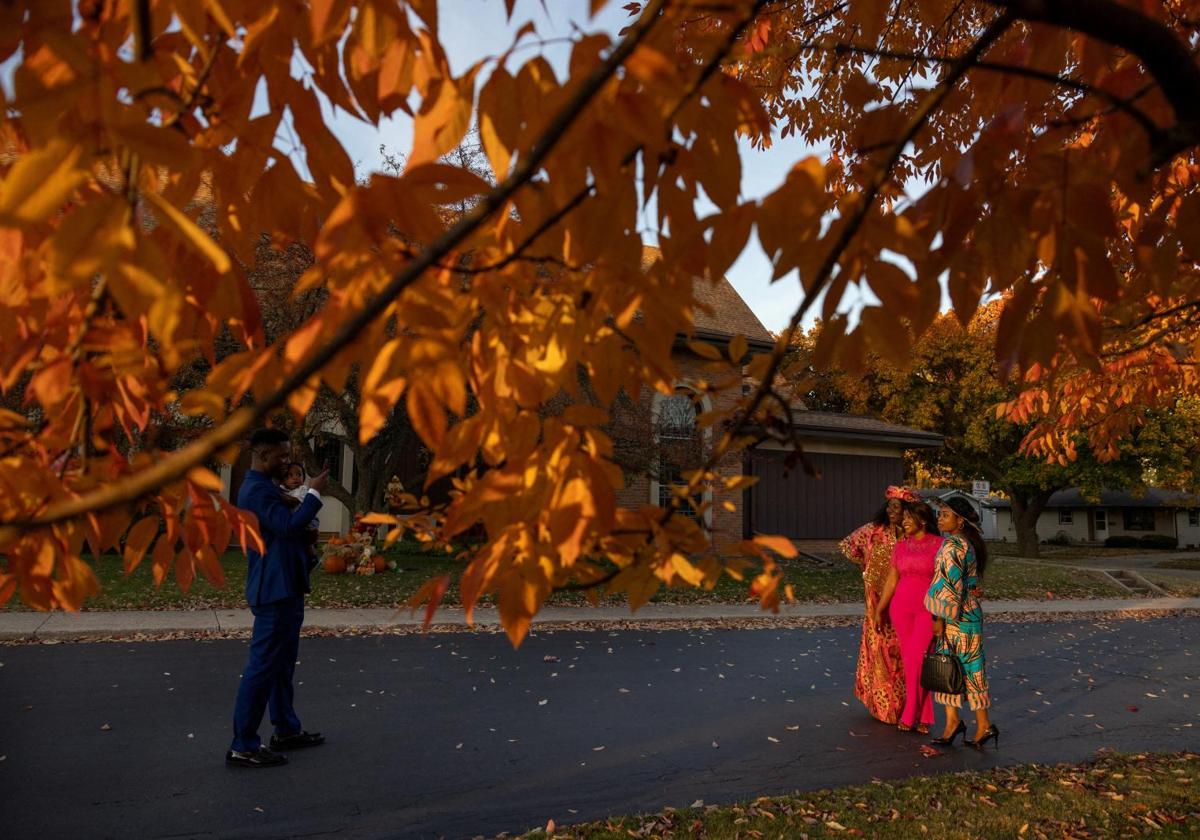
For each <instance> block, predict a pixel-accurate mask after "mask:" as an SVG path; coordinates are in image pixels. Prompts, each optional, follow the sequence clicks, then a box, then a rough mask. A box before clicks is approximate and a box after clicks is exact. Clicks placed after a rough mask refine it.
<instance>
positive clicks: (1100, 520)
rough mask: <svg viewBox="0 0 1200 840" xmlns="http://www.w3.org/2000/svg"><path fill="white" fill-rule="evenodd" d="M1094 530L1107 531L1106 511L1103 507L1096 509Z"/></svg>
mask: <svg viewBox="0 0 1200 840" xmlns="http://www.w3.org/2000/svg"><path fill="white" fill-rule="evenodd" d="M1096 530H1097V531H1107V530H1108V511H1106V510H1103V509H1101V510H1097V511H1096Z"/></svg>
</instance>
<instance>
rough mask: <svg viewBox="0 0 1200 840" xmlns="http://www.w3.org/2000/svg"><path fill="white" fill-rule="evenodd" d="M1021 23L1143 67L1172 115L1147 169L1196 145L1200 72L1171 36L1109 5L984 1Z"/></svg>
mask: <svg viewBox="0 0 1200 840" xmlns="http://www.w3.org/2000/svg"><path fill="white" fill-rule="evenodd" d="M988 2H990V3H992V4H993V5H995V6H1000V7H1001V8H1003V9H1005V10H1007V11H1008V12H1009V13H1010V14H1012V15H1014V16H1015V17H1017V18H1020V19H1021V20H1028V21H1038V22H1041V23H1051V24H1054V25H1056V26H1061V27H1064V28H1066V29H1071V30H1073V31H1075V32H1080V33H1082V34H1084V35H1090V36H1091V37H1093V38H1096V39H1098V40H1101V41H1104V42H1105V43H1107V44H1112V45H1113V46H1115V47H1120V48H1121V49H1123V50H1126V51H1127V52H1129V53H1132V54H1133V55H1135V56H1137V57H1138V59H1139V60H1140V61H1141V62H1142V64H1144V65H1145V66H1146V69H1147V70H1149V71H1150V75H1152V76H1153V77H1154V78H1155V80H1156V81H1157V82H1158V84H1159V87H1160V88H1162V92H1163V95H1164V96H1165V97H1166V99H1167V101H1168V102H1169V103H1170V104H1171V108H1172V109H1173V110H1174V111H1175V119H1176V121H1177V122H1176V125H1174V126H1172V127H1170V128H1168V129H1164V130H1163V131H1162V132H1161V136H1160V138H1159V142H1157V143H1155V144H1154V146H1153V147H1152V152H1153V157H1152V160H1151V163H1150V167H1149V168H1150V169H1154V168H1156V167H1157V166H1159V165H1161V164H1162V163H1164V162H1166V161H1168V160H1170V159H1171V158H1172V157H1174V156H1175V155H1176V154H1178V153H1179V152H1182V151H1184V150H1185V149H1187V148H1189V147H1191V146H1193V145H1195V144H1196V142H1197V141H1198V139H1200V67H1198V66H1197V65H1196V62H1195V60H1194V59H1193V58H1192V54H1191V51H1190V50H1189V49H1188V47H1187V45H1186V44H1185V43H1184V42H1183V41H1181V40H1180V39H1179V38H1178V37H1176V35H1175V32H1174V31H1172V30H1171V29H1170V28H1169V27H1168V26H1165V25H1163V24H1161V23H1159V22H1157V21H1155V20H1154V19H1152V18H1150V17H1148V16H1147V15H1144V14H1142V13H1141V12H1139V11H1137V10H1136V9H1135V8H1134V7H1133V6H1127V5H1123V4H1120V3H1115V2H1113V0H988Z"/></svg>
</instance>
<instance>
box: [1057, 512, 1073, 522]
mask: <svg viewBox="0 0 1200 840" xmlns="http://www.w3.org/2000/svg"><path fill="white" fill-rule="evenodd" d="M1072 521H1073V519H1072V516H1071V509H1070V508H1059V509H1058V524H1059V525H1070V524H1071V522H1072Z"/></svg>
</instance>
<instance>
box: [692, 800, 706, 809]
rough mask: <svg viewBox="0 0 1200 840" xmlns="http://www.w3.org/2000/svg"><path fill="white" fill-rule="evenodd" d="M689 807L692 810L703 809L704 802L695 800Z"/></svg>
mask: <svg viewBox="0 0 1200 840" xmlns="http://www.w3.org/2000/svg"><path fill="white" fill-rule="evenodd" d="M690 807H692V808H703V807H704V800H703V799H697V800H696V801H695V802H693V803H692V804H691V806H690Z"/></svg>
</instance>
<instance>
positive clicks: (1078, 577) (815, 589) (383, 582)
mask: <svg viewBox="0 0 1200 840" xmlns="http://www.w3.org/2000/svg"><path fill="white" fill-rule="evenodd" d="M387 556H388V557H389V559H392V560H395V561H396V563H397V567H398V568H397V569H396V570H395V571H388V572H384V573H382V574H378V575H372V576H370V577H361V576H358V575H328V574H325V573H324V572H322V571H318V572H316V573H315V574H314V575H313V593H312V595H310V596H309V599H308V604H309V606H312V607H391V606H397V605H399V604H400V603H402V602H403V601H404V600H405V599H407V598H408V597H409V596H411V595H412V594H413V593H414V592H416V591H417V589H419V588H420V586H421V584H422V583H424V582H425V581H427V580H429V579H430V578H431V577H435V576H437V575H440V574H444V573H446V572H451V573H457V572H458V571H460V570H461V568H462V566H461V564H459V563H457V562H455V561H454V560H453V558H451V557H449V556H446V555H435V554H429V553H425V552H421V551H420V550H419V548H418V547H416V546H408V545H406V546H402V547H400V548H395V549H392V550H389V551H388V552H387ZM221 563H222V566H223V567H224V569H225V577H226V585H225V588H224V589H216V588H214V587H213V586H212V585H210V584H209V583H208V582H207V581H206V580H204V579H203V578H201V577H198V578H197V580H196V582H195V583H194V584H193V585H192V587H191V589H190V590H189V591H188V592H187V594H184V593H183V592H181V591H180V589H179V586H178V585H177V584H176V583H175V581H174V578H169V579H168V580H167V581H166V582H165V583H164V584H163V585H162V586H161V587H159V588H155V586H154V582H153V578H152V577H151V571H150V564H149V563H148V562H146V563H143V564H142V565H141V566H140V567H138V568H137V569H136V570H135V571H134V573H133V574H132V575H129V576H126V575H125V574H124V570H123V568H122V564H121V559H120V558H119V557H116V556H113V555H105V556H104V557H101V558H100V559H99V561H96V562H95V565H94V567H95V569H96V573H97V576H98V577H99V579H100V585H101V590H100V594H99V595H97V596H96V597H95V598H92V599H91V600H89V601H88V602H87V604H86V609H92V610H139V609H141V610H169V609H201V608H206V607H213V608H237V607H242V606H245V600H244V597H243V595H242V591H243V589H244V587H245V583H246V559H245V557H244V556H243V555H242V554H240V553H238V552H230V553H227V554H225V555H224V556H223V557H222V558H221ZM783 568H784V572H785V575H786V578H787V582H788V583H790V584H791V585H792V587H793V589H794V590H795V593H796V598H797V600H799V601H803V602H807V603H845V602H853V601H858V600H860V599H861V598H862V576H861V574H860V573H859V571H858V569H857V568H856V567H854V566H852V565H850V564H849V563H845V562H838V563H835V564H834V565H833V566H832V567H828V568H826V567H820V566H817V565H815V564H812V563H809V562H807V561H797V562H792V563H785V564H784V567H783ZM747 587H748V585H747V583H746V582H745V581H736V580H734V579H733V578H731V577H729V576H727V575H723V576H722V577H721V579H720V581H719V582H718V584H717V585H716V587H715V588H713V589H712V590H711V591H704V590H700V589H692V588H680V589H674V588H673V589H666V588H664V589H661V590H659V592H658V594H657V595H656V596H655V597H654V599H653V601H654V602H655V603H680V604H686V603H741V602H748V601H749V599H748V598H747ZM983 591H984V597H985V599H992V600H1010V599H1044V598H1048V597H1054V598H1089V597H1112V596H1116V595H1120V594H1122V592H1123V590H1117V589H1115V588H1114V587H1113V586H1112V585H1111V584H1110V583H1109V582H1107V581H1106V580H1104V579H1103V578H1101V577H1099V576H1097V575H1094V574H1092V573H1088V572H1081V571H1079V570H1075V569H1059V568H1056V567H1053V566H1042V565H1034V564H1026V563H1017V562H1008V561H1005V560H1003V559H998V560H996V561H994V562H993V563H992V564H991V566H990V567H989V568H988V573H987V576H986V577H985V579H984V584H983ZM443 602H444V603H446V604H457V603H459V593H458V588H457V586H456V585H451V587H450V589H449V591H448V592H447V593H446V596H445V598H444V599H443ZM601 602H602V603H612V604H620V603H623V602H624V599H623V597H618V596H607V595H605V596H602V598H601ZM485 603H486V601H485ZM550 603H551V604H558V605H563V606H569V605H583V604H586V603H587V599H586V597H585V596H584V595H583V594H582V593H578V592H560V593H557V594H555V595H553V596H552V597H551V599H550ZM9 608H10V609H21V608H23V605H21V603H20V599H19V598H14V599H13V600H12V601H10V602H9ZM985 609H986V602H985Z"/></svg>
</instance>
